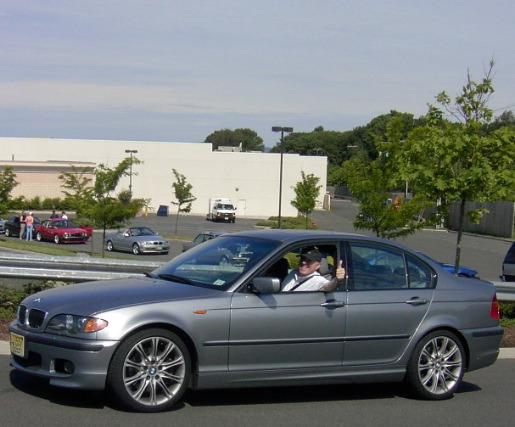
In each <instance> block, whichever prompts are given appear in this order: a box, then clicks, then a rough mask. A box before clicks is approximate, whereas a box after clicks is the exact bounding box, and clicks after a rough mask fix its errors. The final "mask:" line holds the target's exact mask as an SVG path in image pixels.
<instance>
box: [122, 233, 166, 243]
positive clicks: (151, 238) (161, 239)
mask: <svg viewBox="0 0 515 427" xmlns="http://www.w3.org/2000/svg"><path fill="white" fill-rule="evenodd" d="M130 239H131V240H134V241H136V242H139V241H141V242H145V241H149V242H167V241H168V240H166V239H165V238H164V237H161V236H158V235H157V234H156V235H155V236H131V237H130Z"/></svg>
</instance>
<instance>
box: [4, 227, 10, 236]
mask: <svg viewBox="0 0 515 427" xmlns="http://www.w3.org/2000/svg"><path fill="white" fill-rule="evenodd" d="M5 237H11V230H9V229H8V228H6V229H5Z"/></svg>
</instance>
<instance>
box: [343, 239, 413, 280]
mask: <svg viewBox="0 0 515 427" xmlns="http://www.w3.org/2000/svg"><path fill="white" fill-rule="evenodd" d="M350 249H351V253H350V263H349V266H348V267H349V272H348V273H349V286H350V287H351V288H353V289H358V290H359V289H384V288H390V289H392V288H394V289H395V288H407V287H408V280H407V276H406V265H405V261H404V255H403V253H402V252H401V251H397V250H395V249H391V248H387V247H385V246H380V245H370V244H362V243H351V244H350Z"/></svg>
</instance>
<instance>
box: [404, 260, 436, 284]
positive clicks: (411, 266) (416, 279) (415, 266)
mask: <svg viewBox="0 0 515 427" xmlns="http://www.w3.org/2000/svg"><path fill="white" fill-rule="evenodd" d="M407 263H408V280H409V287H410V288H430V287H431V286H432V273H431V270H430V269H429V267H428V266H427V265H426V264H424V263H423V262H422V261H419V260H418V259H416V258H414V257H412V256H409V255H408V256H407Z"/></svg>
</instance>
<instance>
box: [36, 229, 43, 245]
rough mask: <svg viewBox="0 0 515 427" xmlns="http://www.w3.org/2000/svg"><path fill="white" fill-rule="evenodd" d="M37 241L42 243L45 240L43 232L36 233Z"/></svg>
mask: <svg viewBox="0 0 515 427" xmlns="http://www.w3.org/2000/svg"><path fill="white" fill-rule="evenodd" d="M36 240H37V241H38V242H41V240H43V236H42V235H41V232H39V231H38V232H37V233H36Z"/></svg>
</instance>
